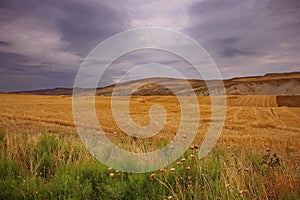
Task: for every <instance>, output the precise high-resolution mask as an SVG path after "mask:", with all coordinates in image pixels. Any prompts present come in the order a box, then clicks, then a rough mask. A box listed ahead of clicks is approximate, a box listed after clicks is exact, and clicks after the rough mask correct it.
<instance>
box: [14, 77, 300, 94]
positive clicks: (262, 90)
mask: <svg viewBox="0 0 300 200" xmlns="http://www.w3.org/2000/svg"><path fill="white" fill-rule="evenodd" d="M185 82H186V80H183V79H174V78H159V77H158V78H149V79H143V80H134V81H127V82H123V83H119V84H118V86H117V88H116V90H115V91H114V88H115V86H116V85H110V86H107V87H104V88H98V89H97V90H96V95H99V96H110V95H112V93H113V92H114V95H120V96H121V95H130V94H133V95H140V96H150V95H174V94H173V92H172V91H176V93H177V94H178V95H187V94H188V93H189V91H188V90H186V88H185V87H184V83H185ZM188 82H189V83H190V85H191V87H192V88H193V90H194V91H195V93H196V95H199V96H208V95H209V92H208V89H207V86H206V82H209V84H210V86H212V91H211V92H212V94H211V95H218V94H220V91H221V88H220V87H219V86H218V85H216V81H214V80H208V81H206V82H205V81H204V80H188ZM223 82H224V86H225V89H226V94H227V95H289V96H290V95H291V96H295V95H300V72H291V73H272V74H266V75H264V76H252V77H238V78H233V79H228V80H224V81H223ZM163 85H167V86H168V88H167V87H165V86H163ZM77 90H79V91H80V92H82V93H83V94H84V93H85V92H87V91H89V90H90V89H82V88H77ZM72 92H73V89H72V88H54V89H43V90H32V91H18V92H13V93H18V94H20V93H21V94H42V95H72Z"/></svg>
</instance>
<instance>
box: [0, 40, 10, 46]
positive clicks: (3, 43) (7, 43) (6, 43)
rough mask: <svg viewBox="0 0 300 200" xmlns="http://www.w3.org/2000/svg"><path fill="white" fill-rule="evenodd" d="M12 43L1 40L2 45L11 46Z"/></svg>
mask: <svg viewBox="0 0 300 200" xmlns="http://www.w3.org/2000/svg"><path fill="white" fill-rule="evenodd" d="M10 45H11V43H9V42H5V41H0V46H10Z"/></svg>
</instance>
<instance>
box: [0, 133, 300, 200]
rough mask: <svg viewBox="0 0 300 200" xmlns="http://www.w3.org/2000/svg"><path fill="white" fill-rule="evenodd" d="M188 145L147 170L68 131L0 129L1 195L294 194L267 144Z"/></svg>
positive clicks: (293, 182)
mask: <svg viewBox="0 0 300 200" xmlns="http://www.w3.org/2000/svg"><path fill="white" fill-rule="evenodd" d="M197 151H198V148H197V146H191V149H189V150H188V151H187V152H186V153H185V155H183V156H182V158H180V159H179V160H178V161H177V162H175V163H173V164H172V165H170V166H167V167H166V168H164V169H161V170H159V171H156V172H150V173H147V174H130V173H123V172H119V171H118V170H117V169H111V168H109V167H107V166H104V165H102V164H100V163H99V162H97V161H96V160H95V159H94V158H92V157H91V156H90V155H89V153H88V152H87V151H86V150H85V148H84V147H83V146H82V145H81V143H80V140H79V139H78V138H76V137H75V136H74V135H67V134H65V135H54V134H49V133H48V134H42V135H40V136H38V137H29V136H28V135H27V134H26V133H23V134H20V135H8V134H6V133H5V132H3V131H1V132H0V199H300V190H299V188H300V177H299V169H298V171H297V168H296V167H297V166H296V167H295V165H290V164H289V163H288V162H286V160H285V159H282V158H281V157H280V156H278V155H276V154H274V152H272V150H269V149H267V150H266V151H265V153H263V154H258V153H255V152H252V151H240V150H237V149H233V148H230V147H228V148H215V150H214V151H213V152H211V153H210V154H209V156H208V157H206V158H204V159H201V160H199V159H198V158H197V157H196V154H197Z"/></svg>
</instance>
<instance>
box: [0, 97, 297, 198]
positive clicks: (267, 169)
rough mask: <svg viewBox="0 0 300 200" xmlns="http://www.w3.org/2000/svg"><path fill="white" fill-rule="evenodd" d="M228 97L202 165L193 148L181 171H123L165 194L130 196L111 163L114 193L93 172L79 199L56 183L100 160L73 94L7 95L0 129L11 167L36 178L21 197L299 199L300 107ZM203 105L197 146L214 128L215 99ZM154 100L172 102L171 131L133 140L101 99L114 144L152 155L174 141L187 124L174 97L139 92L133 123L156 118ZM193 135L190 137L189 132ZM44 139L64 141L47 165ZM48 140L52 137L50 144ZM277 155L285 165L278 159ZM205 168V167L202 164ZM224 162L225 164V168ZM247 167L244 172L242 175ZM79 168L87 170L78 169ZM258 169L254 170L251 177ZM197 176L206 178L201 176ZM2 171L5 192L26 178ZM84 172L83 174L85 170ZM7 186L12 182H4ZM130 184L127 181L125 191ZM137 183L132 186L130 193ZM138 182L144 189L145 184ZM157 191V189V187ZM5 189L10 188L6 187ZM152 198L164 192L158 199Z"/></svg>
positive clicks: (0, 100) (102, 119)
mask: <svg viewBox="0 0 300 200" xmlns="http://www.w3.org/2000/svg"><path fill="white" fill-rule="evenodd" d="M187 98H188V97H187ZM226 100H227V107H226V120H225V123H224V126H223V130H222V133H221V137H220V138H219V140H218V143H217V147H216V148H215V149H214V151H213V152H212V153H211V154H209V156H208V157H207V158H204V159H201V160H198V159H197V163H195V162H196V161H195V162H194V161H192V159H190V157H189V154H191V153H192V154H193V152H194V151H195V150H194V149H191V150H189V152H187V153H186V154H185V155H183V157H184V156H185V157H186V158H187V159H188V158H189V159H188V162H191V163H188V162H187V164H186V165H187V166H185V167H181V168H180V167H179V168H178V172H176V173H175V174H174V173H170V174H171V175H161V174H159V173H158V172H157V173H156V172H155V176H154V177H151V178H149V177H148V176H149V174H146V175H134V174H126V173H125V174H123V173H122V174H121V175H119V176H120V177H123V176H124V180H125V179H126V180H127V179H128V180H127V181H123V182H122V181H121V179H122V180H123V178H121V179H120V180H119V181H120V184H121V183H122V184H125V185H126V184H127V186H126V187H129V186H128V185H130V187H131V186H132V185H131V184H133V183H132V182H130V181H129V180H130V179H137V180H140V182H143V181H145V184H148V182H149V184H154V185H153V187H155V188H160V189H159V191H160V192H158V193H155V192H154V193H151V192H149V191H148V192H146V193H143V192H141V191H136V192H135V193H133V194H130V195H131V196H130V195H129V194H128V191H127V190H126V191H127V192H126V191H123V193H122V192H121V193H120V194H119V193H116V192H115V190H117V188H118V187H121V186H119V185H117V186H116V185H115V184H117V183H115V182H112V180H113V179H114V178H112V177H113V176H110V175H111V173H113V174H114V176H116V175H117V174H119V173H117V172H115V171H113V172H111V171H109V170H117V169H108V171H107V169H106V167H105V166H102V165H101V164H100V165H101V167H102V169H103V170H102V172H101V173H102V174H101V176H103V174H104V176H107V178H106V179H107V180H106V179H105V180H102V179H101V180H102V182H103V183H105V184H106V185H108V186H107V187H109V189H107V188H106V189H105V187H106V186H105V187H104V189H103V188H102V189H101V191H102V190H103V191H106V190H107V191H106V192H104V193H105V194H102V193H101V191H100V192H99V193H97V192H95V190H96V189H95V188H94V186H95V185H93V184H96V185H97V184H98V183H94V182H93V179H92V178H91V177H90V179H91V180H89V178H86V179H87V180H85V178H84V181H87V182H88V183H89V184H91V188H89V189H90V190H88V189H86V188H81V187H79V186H78V188H81V190H82V192H80V193H78V194H77V193H76V192H75V191H73V190H71V192H70V193H71V194H73V196H72V195H71V196H68V195H70V194H67V190H68V189H66V188H59V189H57V188H55V187H56V186H55V181H58V180H60V178H61V180H64V181H65V179H63V178H62V177H60V176H62V174H63V173H66V174H67V172H66V171H64V170H65V167H66V166H67V167H68V165H70V166H73V167H74V166H76V167H77V168H76V169H78V168H80V167H79V164H78V163H80V164H82V163H84V165H85V167H86V168H89V166H95V165H98V163H97V162H96V161H95V160H94V159H93V158H92V157H91V156H90V155H89V153H88V152H87V151H86V150H85V149H84V147H83V145H82V144H81V142H80V139H79V137H78V135H77V133H76V128H75V125H74V121H73V116H72V97H69V96H39V95H16V94H1V95H0V105H1V106H0V130H1V133H2V135H3V138H2V143H3V144H2V143H1V145H2V146H1V159H2V160H1V163H2V164H3V163H4V160H11V161H12V162H17V164H16V165H17V166H20V168H21V171H22V172H16V173H17V174H18V173H21V174H22V173H23V174H24V175H18V176H24V177H26V178H24V177H23V180H24V181H33V182H34V184H33V185H35V186H34V188H31V186H20V185H19V186H20V188H21V189H20V190H22V192H23V195H21V196H17V195H16V196H15V198H16V199H18V198H31V197H34V198H36V199H41V198H43V197H45V196H43V195H46V196H47V195H49V194H50V193H51V194H53V195H54V196H53V198H54V199H55V198H63V199H64V198H69V197H73V198H85V199H89V198H93V199H97V198H98V199H110V198H116V199H119V198H121V199H126V198H130V197H131V198H145V199H165V198H174V199H191V198H196V197H197V199H207V198H221V199H232V198H236V199H266V198H267V199H279V198H282V199H286V198H290V199H297V198H298V197H299V195H300V194H299V193H300V189H299V186H300V182H299V180H300V176H299V170H300V169H299V168H300V137H299V136H300V126H299V121H300V120H299V118H300V108H299V107H285V106H283V107H279V106H278V103H277V101H276V96H228V97H227V98H226ZM117 101H118V102H119V103H120V104H122V101H124V98H122V97H118V99H117ZM198 102H199V106H200V111H201V117H200V121H199V128H198V132H197V135H196V137H195V139H194V142H193V145H196V146H197V145H199V146H200V145H201V142H202V141H203V138H204V136H205V134H206V131H207V129H208V127H209V124H210V116H211V110H210V108H211V106H210V98H209V97H198ZM153 104H161V105H162V106H164V108H165V109H166V111H167V120H166V124H165V126H164V128H163V129H162V130H161V131H160V132H159V133H158V134H157V135H156V136H154V137H152V138H148V139H137V138H133V137H131V136H128V135H126V133H124V132H122V130H120V129H119V128H118V126H117V125H116V123H115V121H114V118H113V117H112V116H113V115H112V112H111V99H110V97H96V106H95V108H96V112H97V117H98V120H99V123H100V125H101V128H102V129H103V130H105V131H106V132H107V136H108V137H109V138H110V139H111V140H112V141H113V142H115V143H116V144H117V145H119V146H121V147H122V148H124V149H127V150H130V151H133V152H144V151H151V150H154V149H157V148H159V147H162V146H164V145H165V144H167V143H168V142H169V141H170V140H171V139H172V138H173V137H174V135H175V134H176V132H177V130H178V128H179V125H180V123H179V122H180V114H181V113H180V105H179V103H178V101H177V99H176V97H171V96H143V97H141V96H139V97H132V98H131V101H130V105H129V110H130V113H131V117H132V119H133V121H134V122H136V123H137V124H139V125H143V126H145V125H148V124H149V123H150V118H149V113H148V111H149V108H150V107H151V105H153ZM187 135H189V133H188V132H187ZM45 137H50V139H49V138H48V139H45ZM51 138H52V139H51ZM43 139H45V140H47V141H48V140H50V141H51V140H54V141H56V140H57V141H58V143H59V148H58V149H56V150H57V151H58V152H56V153H54V154H55V155H52V154H51V155H49V156H53V159H52V161H51V162H53V163H52V164H51V165H46V166H44V167H42V164H41V163H43V162H44V156H43V155H44V153H45V152H44V153H43V152H41V156H40V157H39V156H36V154H38V153H36V151H39V150H37V148H38V145H39V144H40V143H41V141H43ZM47 141H45V142H46V143H47ZM46 146H47V145H46ZM50 146H51V145H50ZM51 148H52V147H51ZM62 149H68V151H69V153H68V155H65V154H63V153H62V152H61V151H62ZM56 150H55V151H56ZM190 151H192V152H190ZM28 152H29V154H30V155H28ZM30 152H31V153H30ZM60 153H61V154H63V155H64V156H65V158H64V159H66V161H64V163H63V164H62V163H61V160H60V159H61V156H62V155H60V157H59V156H58V157H56V156H57V155H58V154H60ZM75 153H76V155H77V157H76V159H72V155H73V156H74V154H75ZM194 153H195V152H194ZM56 154H57V155H56ZM274 154H276V155H274ZM47 155H48V154H47ZM64 156H62V157H64ZM266 156H269V157H266ZM216 157H217V158H218V159H217V160H216ZM56 158H57V159H56ZM58 158H59V159H58ZM235 158H236V159H235ZM50 160H51V159H50ZM275 160H278V161H280V162H278V163H276V162H277V161H276V162H275ZM35 162H36V164H35ZM51 162H50V163H51ZM74 163H75V164H74ZM89 163H90V165H89ZM96 163H97V164H96ZM177 164H178V163H177ZM177 164H176V163H174V164H173V165H175V166H176V167H178V165H177ZM184 164H185V163H183V164H182V166H184ZM198 165H202V166H201V167H199V166H198ZM219 165H220V166H219ZM80 166H81V165H80ZM216 166H219V167H220V169H219V168H217V167H216ZM47 167H48V168H49V169H47V170H48V171H47V170H46V168H47ZM101 167H100V168H101ZM107 167H109V166H107ZM170 167H172V166H168V167H166V170H168V168H170ZM176 167H174V168H176ZM186 167H192V168H197V169H195V171H194V172H193V173H192V172H190V173H192V174H191V176H187V175H186V170H188V169H189V168H186ZM40 168H41V169H40ZM91 168H93V167H91ZM210 169H211V170H220V174H219V175H216V176H217V177H214V176H215V174H212V172H211V171H210ZM43 170H44V171H43ZM59 170H60V171H59ZM176 170H177V168H176ZM180 170H182V171H180ZM241 170H242V172H240V171H241ZM46 171H47V173H46ZM171 171H172V170H171ZM2 173H5V172H2ZM10 173H12V172H10ZM39 173H40V174H39ZM59 173H62V174H59ZM77 173H80V172H78V170H77ZM205 173H207V179H205V176H206V175H205ZM247 173H248V175H247ZM250 173H251V175H249V174H250ZM203 174H204V175H203ZM151 175H153V174H151ZM151 175H150V176H151ZM193 175H194V176H195V177H198V178H196V179H195V180H194V179H193ZM2 176H3V177H4V178H3V177H2V180H1V185H2V186H1V195H2V197H6V196H5V195H8V196H9V195H12V194H10V192H13V191H16V192H17V191H19V190H18V188H17V189H15V190H12V189H9V186H7V184H8V185H11V186H12V187H15V185H14V184H17V183H18V181H17V182H16V183H14V181H13V180H14V175H12V177H11V176H10V175H9V174H8V175H2ZM77 176H79V175H78V174H77ZM160 176H161V177H160ZM185 176H186V177H185ZM130 177H131V178H130ZM132 177H133V178H132ZM145 177H146V178H145ZM16 179H18V178H16ZM27 179H29V180H27ZM40 179H41V180H40ZM152 179H153V180H152ZM61 180H60V181H61ZM114 180H117V179H116V178H115V179H114ZM142 180H143V181H142ZM205 180H206V181H205ZM39 181H41V182H39ZM94 181H95V180H94ZM95 182H97V181H95ZM100 182H101V181H100ZM154 182H155V183H154ZM172 182H174V184H173V183H172ZM31 184H32V183H31ZM49 184H50V186H49ZM53 184H54V185H53ZM99 184H100V183H99ZM142 184H144V183H142ZM155 184H156V185H155ZM218 184H219V185H218ZM4 185H6V186H5V187H4ZM17 185H18V184H17ZM75 185H76V184H75ZM100 185H101V184H100ZM48 187H49V188H48ZM57 187H58V186H57ZM70 187H71V186H70ZM124 187H125V186H122V188H124ZM126 187H125V188H126ZM130 187H129V188H127V189H128V190H130ZM136 187H144V186H142V185H138V184H137V185H136ZM24 188H25V189H24ZM45 188H46V189H45ZM53 188H55V189H53ZM149 188H150V190H151V186H149ZM149 188H148V189H149ZM259 188H262V189H259ZM5 190H6V192H4V191H5ZM9 190H10V192H9ZM76 190H80V189H76ZM99 190H100V189H99ZM140 190H142V189H140ZM97 191H98V190H97ZM19 192H20V191H19ZM38 192H40V193H38ZM72 192H73V193H72ZM55 195H56V196H55ZM76 195H79V196H76ZM81 195H83V196H81ZM89 195H90V196H89ZM95 195H96V196H95ZM110 195H111V196H110ZM114 195H120V196H114ZM128 195H129V196H130V197H129V196H128ZM148 195H150V196H148ZM151 195H158V196H153V197H152V196H151Z"/></svg>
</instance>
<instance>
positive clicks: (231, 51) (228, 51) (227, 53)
mask: <svg viewBox="0 0 300 200" xmlns="http://www.w3.org/2000/svg"><path fill="white" fill-rule="evenodd" d="M219 54H220V55H222V56H223V57H226V58H234V57H236V56H239V55H242V56H247V55H257V54H259V53H256V52H250V51H243V50H239V49H235V48H225V49H222V50H221V51H220V52H219Z"/></svg>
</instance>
